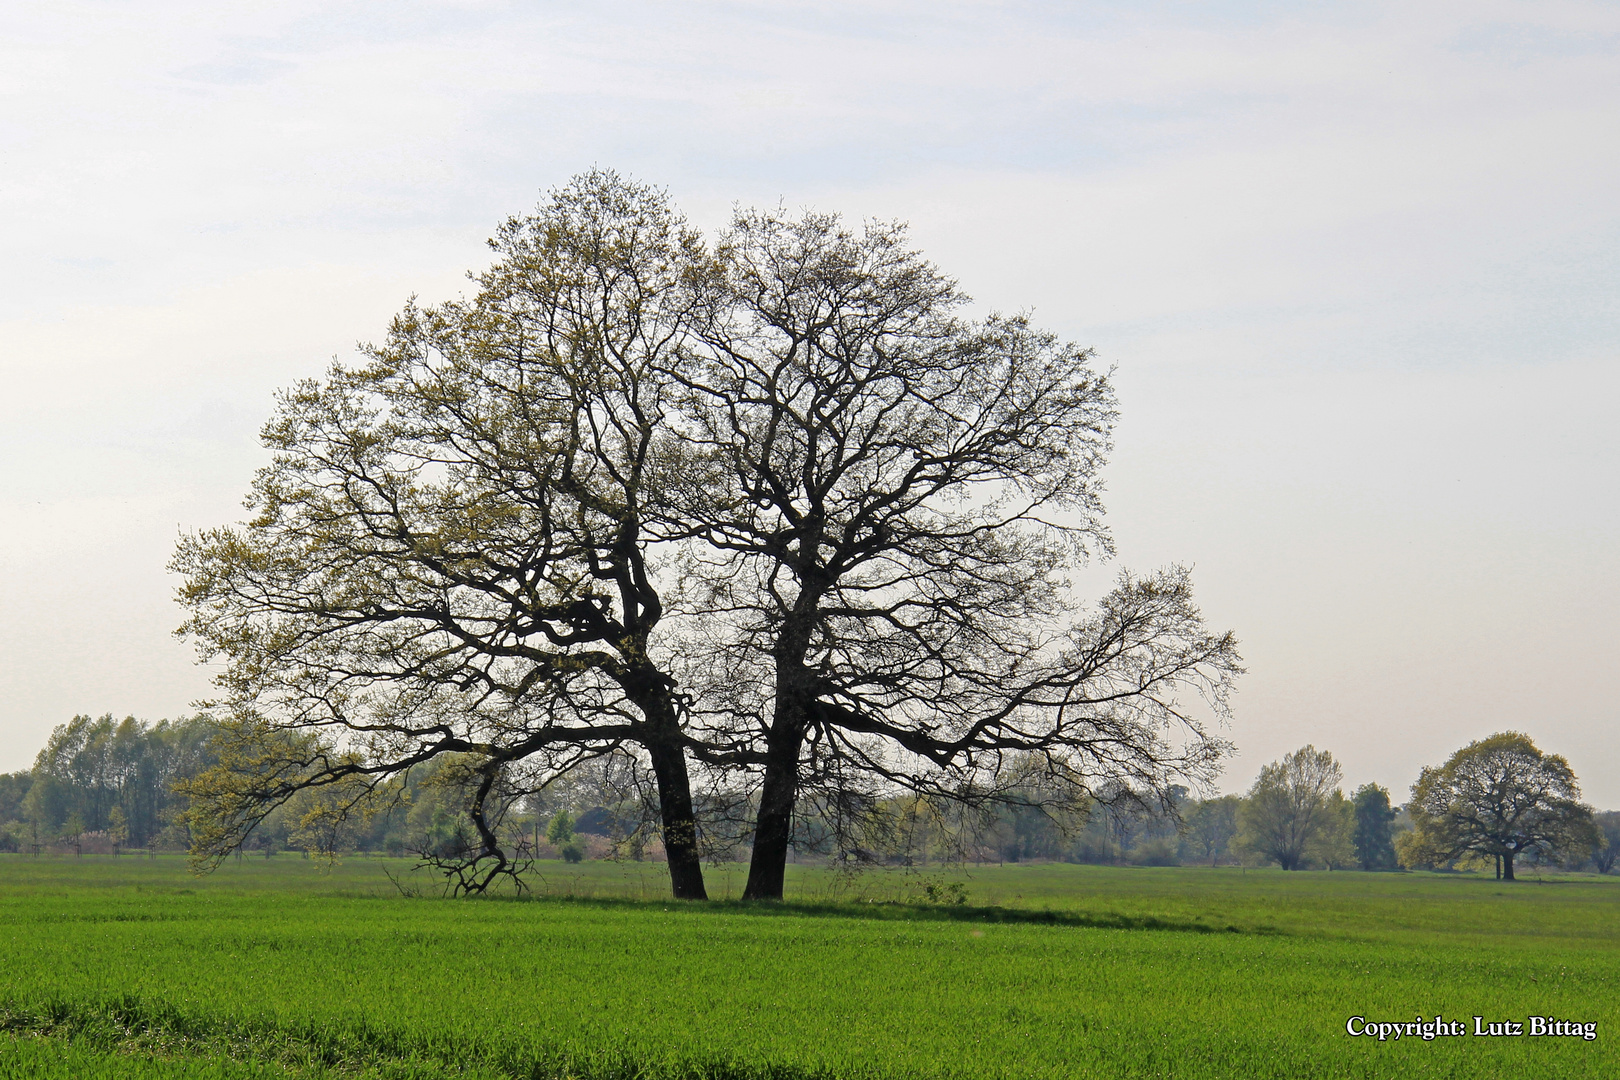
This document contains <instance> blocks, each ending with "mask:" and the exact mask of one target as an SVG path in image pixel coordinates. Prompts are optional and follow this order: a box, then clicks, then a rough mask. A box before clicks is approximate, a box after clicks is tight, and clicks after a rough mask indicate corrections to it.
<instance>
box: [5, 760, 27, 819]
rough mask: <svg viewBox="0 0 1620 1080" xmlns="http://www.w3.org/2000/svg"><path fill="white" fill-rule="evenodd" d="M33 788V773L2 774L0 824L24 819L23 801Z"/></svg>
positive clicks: (25, 771) (24, 771)
mask: <svg viewBox="0 0 1620 1080" xmlns="http://www.w3.org/2000/svg"><path fill="white" fill-rule="evenodd" d="M33 786H34V774H33V772H32V771H29V770H26V769H25V770H23V771H21V772H14V773H0V823H3V822H7V821H20V820H21V819H22V812H23V810H22V807H23V800H24V799H25V798H27V797H28V789H29V788H31V787H33Z"/></svg>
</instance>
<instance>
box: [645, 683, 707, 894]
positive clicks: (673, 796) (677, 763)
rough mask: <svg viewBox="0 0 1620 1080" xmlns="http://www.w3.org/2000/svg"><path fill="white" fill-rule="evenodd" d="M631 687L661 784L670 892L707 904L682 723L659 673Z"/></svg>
mask: <svg viewBox="0 0 1620 1080" xmlns="http://www.w3.org/2000/svg"><path fill="white" fill-rule="evenodd" d="M638 683H639V685H633V686H632V687H628V688H627V689H630V690H631V691H632V693H631V698H632V700H634V701H635V703H636V706H637V707H638V708H639V709H640V710H641V715H642V716H644V717H646V719H647V727H648V729H649V731H648V736H647V737H646V738H645V739H644V740H643V743H642V744H643V745H644V746H646V748H647V755H648V757H650V758H651V759H652V767H653V776H654V777H656V778H657V780H658V816H659V819H660V820H661V821H662V823H663V827H664V857H665V858H666V859H667V860H668V862H669V884H670V890H671V891H672V892H673V893H674V895H675V899H677V900H707V899H708V898H709V894H708V892H707V890H705V889H704V887H703V860H702V858H701V856H700V855H699V853H698V837H697V814H696V812H695V811H694V810H693V808H692V782H691V778H690V775H689V774H688V772H687V768H686V750H685V748H683V747H682V746H681V722H680V719H679V718H678V717H677V715H676V712H675V705H674V703H673V702H672V701H670V698H669V689H668V684H667V683H666V682H665V681H664V680H663V679H662V678H661V677H659V676H658V675H657V674H656V673H651V674H648V675H647V676H646V677H644V678H642V679H640V680H638Z"/></svg>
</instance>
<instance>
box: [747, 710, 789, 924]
mask: <svg viewBox="0 0 1620 1080" xmlns="http://www.w3.org/2000/svg"><path fill="white" fill-rule="evenodd" d="M802 713H803V710H802V709H800V708H798V707H797V703H796V702H793V701H791V700H788V701H784V700H783V698H782V697H781V696H778V698H777V704H776V715H775V716H774V717H773V718H772V720H771V734H770V742H769V745H768V748H767V750H766V760H765V783H764V786H763V787H762V788H761V789H760V793H759V813H758V816H756V817H755V819H754V855H753V858H752V859H751V860H750V862H749V864H748V884H747V886H746V887H745V888H744V889H743V899H744V900H780V899H782V886H783V882H784V878H785V877H786V874H787V855H788V846H789V844H790V843H791V841H792V839H793V804H794V802H795V801H796V800H797V799H798V796H799V749H800V747H801V746H803V744H804V721H803V716H802Z"/></svg>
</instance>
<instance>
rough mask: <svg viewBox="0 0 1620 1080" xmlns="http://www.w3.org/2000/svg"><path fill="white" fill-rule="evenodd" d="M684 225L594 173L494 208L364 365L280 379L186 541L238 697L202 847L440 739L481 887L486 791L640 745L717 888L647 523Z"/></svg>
mask: <svg viewBox="0 0 1620 1080" xmlns="http://www.w3.org/2000/svg"><path fill="white" fill-rule="evenodd" d="M697 243H698V242H697V239H696V237H695V236H694V235H693V234H691V233H690V232H689V231H688V230H687V229H686V228H685V226H684V225H683V223H682V222H681V220H680V219H679V218H678V217H677V216H676V215H675V214H674V212H673V211H672V210H671V209H670V208H669V206H668V205H667V202H666V201H665V199H664V198H663V196H662V194H661V193H659V192H656V191H653V190H651V189H648V188H646V187H643V186H639V185H635V184H631V183H627V182H625V181H622V180H620V179H619V178H618V177H616V176H615V175H613V174H611V173H602V172H597V173H590V174H587V175H584V176H582V177H580V178H578V179H576V181H575V182H573V183H572V184H570V185H569V186H568V187H566V188H564V189H562V190H560V191H558V192H556V193H555V194H554V196H553V197H552V198H551V200H550V201H549V202H548V203H547V204H545V205H544V206H542V208H541V209H540V210H539V212H538V213H537V214H535V215H534V216H532V217H528V218H518V219H513V220H511V221H509V222H508V223H507V224H506V225H505V226H504V227H503V228H502V229H501V231H500V233H499V235H498V237H497V238H496V239H495V240H493V241H491V245H492V246H493V247H494V249H495V251H496V252H497V254H498V256H499V258H498V260H497V261H496V263H495V264H494V266H493V267H492V268H491V269H489V270H488V271H486V272H485V273H483V274H481V275H480V276H479V277H478V278H477V283H478V286H479V289H478V292H477V295H476V297H475V298H474V299H472V300H471V301H468V302H456V303H448V304H444V305H442V306H439V307H435V308H420V307H417V306H415V305H414V304H413V305H411V306H409V307H407V308H406V309H405V311H404V312H403V313H402V314H401V315H400V316H398V317H397V318H396V319H395V320H394V323H393V326H392V328H391V329H390V332H389V335H388V338H387V340H386V341H385V342H384V343H383V344H381V345H380V346H376V347H371V348H367V349H366V353H367V356H368V362H367V363H365V364H363V365H361V366H358V367H353V368H346V367H342V366H335V367H334V368H333V369H332V371H331V373H330V375H329V376H328V377H327V378H326V379H325V380H324V381H309V382H306V383H303V384H301V385H299V386H297V387H296V388H294V389H293V390H292V391H290V392H288V393H286V394H284V395H283V396H282V398H281V401H280V405H279V408H278V409H277V411H276V415H275V416H274V417H273V418H272V419H271V421H270V422H269V423H268V424H267V425H266V427H265V432H264V438H265V441H266V443H267V444H268V445H269V447H270V448H271V449H272V450H273V451H274V453H275V457H274V460H273V462H272V463H271V464H270V465H269V466H267V467H266V468H264V469H263V470H262V471H261V472H260V473H259V475H258V478H257V480H256V481H255V483H254V486H253V495H252V496H251V499H250V501H249V507H250V509H252V510H253V511H254V516H253V517H252V519H251V520H250V521H248V522H247V523H246V524H245V525H244V526H242V527H240V528H226V529H215V530H209V531H206V532H203V533H200V534H198V535H196V536H192V537H188V538H186V539H185V540H184V541H183V542H182V543H181V544H180V547H179V552H178V554H177V556H176V559H175V568H176V569H178V570H179V571H180V572H181V573H182V574H184V575H185V577H186V583H185V586H184V588H183V590H182V594H181V595H182V600H183V602H184V603H185V604H187V605H188V606H189V608H190V609H191V617H190V618H189V620H188V621H187V622H186V623H185V625H184V627H183V628H182V632H184V633H186V634H189V635H191V636H192V637H194V638H195V639H196V640H197V642H198V643H199V646H200V648H201V651H202V652H203V654H204V655H205V656H206V657H209V658H218V659H221V660H223V661H224V662H225V666H224V670H223V674H222V676H221V677H220V684H221V686H222V687H223V689H224V691H225V693H226V698H227V700H226V704H227V705H228V706H229V707H230V710H231V711H232V713H233V715H234V716H235V720H234V721H233V722H232V724H231V725H229V727H228V734H229V737H228V738H227V740H226V744H225V745H226V746H227V747H228V748H229V749H230V751H231V752H230V753H228V754H227V757H226V760H225V761H224V762H223V763H222V765H221V767H220V768H219V769H217V770H216V771H215V772H214V773H212V774H211V775H210V776H209V777H208V778H207V780H206V781H205V782H204V783H203V784H202V785H200V786H199V787H198V788H197V791H198V793H199V794H202V795H204V796H205V798H204V799H203V800H202V802H201V805H203V806H205V807H207V808H209V809H210V810H211V811H212V814H211V816H210V817H209V818H208V823H209V825H210V830H209V831H208V832H207V833H206V837H205V841H204V845H203V846H204V847H205V848H206V849H207V850H208V852H209V853H212V854H214V855H216V856H217V855H218V853H219V852H221V851H223V850H226V849H228V848H229V847H230V846H231V845H233V844H236V843H239V842H240V840H241V839H242V837H243V836H244V835H245V833H246V832H247V831H248V830H251V829H252V828H253V827H254V826H255V825H256V823H257V822H258V821H260V820H262V818H263V816H264V814H265V813H267V812H268V811H269V810H270V809H272V808H273V807H274V806H275V805H277V804H279V803H280V802H282V801H284V800H285V799H287V798H288V797H289V796H290V795H291V794H292V793H293V792H295V791H298V790H301V789H307V788H310V787H314V786H323V785H326V786H332V787H333V788H334V790H337V791H342V792H344V793H346V794H345V801H344V803H343V807H348V806H350V805H352V804H355V803H356V802H357V801H358V800H359V798H360V796H361V795H364V794H366V793H374V792H376V791H377V790H378V789H379V786H380V785H384V784H386V783H387V782H389V781H391V780H392V779H394V778H397V777H399V775H400V774H401V773H403V772H405V771H407V770H410V769H412V768H415V767H418V766H422V765H424V764H425V763H427V762H429V761H432V760H434V759H436V758H439V757H440V756H441V755H455V756H456V760H457V761H458V762H459V763H460V765H459V766H458V767H460V768H463V769H465V770H467V771H469V772H470V773H471V774H472V782H471V783H470V784H469V785H468V790H469V791H470V793H471V797H470V799H469V801H468V806H467V811H468V813H469V815H470V816H471V819H472V822H473V825H474V826H475V828H476V830H477V833H478V840H479V842H478V843H477V845H476V846H475V847H474V849H473V850H472V851H471V853H470V856H469V861H470V862H472V863H474V864H476V865H477V866H478V867H481V868H482V869H479V870H478V871H477V872H475V873H472V874H470V875H469V873H468V872H467V869H468V868H467V867H459V868H456V878H457V880H458V881H460V882H463V883H467V882H470V883H471V887H473V888H475V889H482V888H484V887H485V886H487V885H488V884H489V882H490V881H491V880H493V878H494V877H495V876H496V875H497V874H501V873H510V872H511V865H510V861H509V859H508V856H507V853H506V852H505V851H504V850H503V849H502V847H501V845H500V842H499V838H498V837H497V835H496V833H495V831H494V829H493V827H492V823H491V822H490V821H489V820H488V810H489V806H488V802H489V799H490V797H491V793H492V792H494V791H496V790H497V789H498V788H501V787H502V786H503V785H504V786H506V787H508V788H510V781H511V778H512V776H513V775H514V774H519V773H526V774H527V775H528V776H529V777H530V779H531V786H537V785H541V784H544V783H545V782H546V781H547V780H548V779H550V778H551V777H553V776H555V775H556V774H557V773H558V772H559V771H563V770H566V769H567V768H568V767H570V766H571V765H572V764H574V763H576V762H578V761H580V760H582V759H583V758H586V757H590V756H593V755H602V754H609V753H615V752H625V751H626V750H627V749H628V750H630V751H631V752H634V753H637V754H641V755H645V757H646V759H647V760H648V761H649V762H650V765H651V769H652V772H653V774H654V776H655V777H656V786H657V801H658V805H659V808H660V811H661V823H662V829H663V838H664V845H665V849H666V851H667V852H668V858H669V867H670V874H671V878H672V883H673V889H674V893H675V895H676V896H678V897H702V896H703V895H704V887H703V877H702V869H701V864H700V862H699V856H698V835H697V826H696V821H695V818H694V814H693V805H692V795H691V790H690V782H689V777H688V769H687V762H686V757H685V753H684V750H683V743H684V740H685V735H684V734H683V732H682V730H681V722H682V721H681V715H680V703H679V701H678V697H677V689H676V686H675V682H674V680H673V679H672V678H671V676H670V675H669V674H668V673H667V672H666V671H665V670H664V669H663V668H662V666H661V665H660V660H659V655H658V647H657V644H656V642H655V641H654V638H655V635H656V633H657V631H658V628H659V624H660V622H661V620H662V619H663V617H664V603H663V600H662V597H661V596H660V592H659V588H658V585H657V582H656V580H655V574H654V573H653V571H652V569H651V568H650V567H649V563H648V558H649V556H648V544H647V538H646V537H645V535H644V532H643V527H644V510H643V502H644V500H645V499H646V498H647V497H648V492H649V489H651V488H653V487H655V486H656V485H657V484H658V483H659V478H658V475H657V473H658V470H659V469H660V468H661V467H662V459H661V458H660V457H659V456H658V455H657V453H656V446H655V444H656V443H657V441H658V439H659V438H660V436H661V434H662V432H663V427H664V418H663V410H664V408H665V401H664V395H663V391H662V389H661V386H662V383H663V376H661V375H660V374H659V372H660V366H659V361H660V359H661V357H662V355H663V354H664V353H665V352H666V351H668V350H669V349H670V348H671V347H672V345H673V344H674V343H675V342H676V341H677V340H678V338H679V335H680V334H681V332H682V327H683V325H684V323H685V319H686V309H687V308H688V307H689V306H690V300H689V297H690V292H689V290H688V289H687V287H686V279H687V277H688V276H689V272H690V268H691V267H692V265H693V264H694V262H695V261H696V259H697V254H696V252H697Z"/></svg>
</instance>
